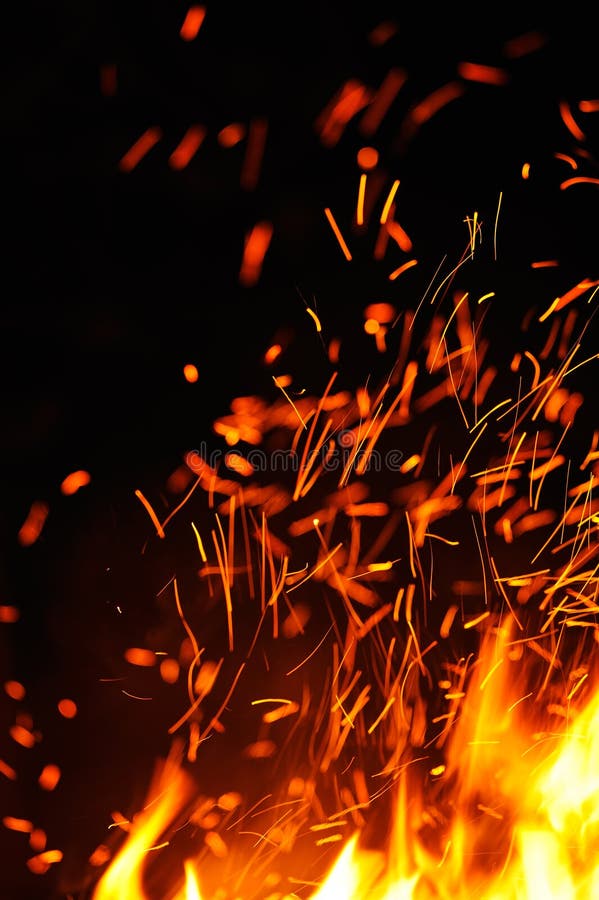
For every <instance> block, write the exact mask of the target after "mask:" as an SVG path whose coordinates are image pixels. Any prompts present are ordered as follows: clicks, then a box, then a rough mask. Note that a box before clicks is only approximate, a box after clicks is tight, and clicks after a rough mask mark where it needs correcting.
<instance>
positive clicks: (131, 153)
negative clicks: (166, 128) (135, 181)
mask: <svg viewBox="0 0 599 900" xmlns="http://www.w3.org/2000/svg"><path fill="white" fill-rule="evenodd" d="M161 138H162V129H161V128H158V127H156V126H153V127H151V128H148V129H146V131H144V133H143V134H142V135H141V137H139V138H138V139H137V140H136V141H135V143H134V144H133V145H132V146H131V147H130V148H129V150H127V152H126V153H125V155H124V156H123V157H121V161H120V162H119V169H120V170H121V172H126V173H128V172H132V171H133V169H135V167H136V166H137V165H139V163H140V162H141V161H142V159H143V158H144V156H147V154H148V153H149V152H150V150H151V149H152V148H153V147H155V146H156V144H157V143H158V142H159V141H160V140H161Z"/></svg>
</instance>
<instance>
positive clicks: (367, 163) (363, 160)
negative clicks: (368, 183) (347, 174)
mask: <svg viewBox="0 0 599 900" xmlns="http://www.w3.org/2000/svg"><path fill="white" fill-rule="evenodd" d="M357 160H358V165H359V166H360V168H361V169H364V170H365V171H366V172H367V171H369V170H370V169H374V167H375V166H376V165H377V163H378V161H379V153H378V150H375V148H374V147H361V148H360V150H358V156H357Z"/></svg>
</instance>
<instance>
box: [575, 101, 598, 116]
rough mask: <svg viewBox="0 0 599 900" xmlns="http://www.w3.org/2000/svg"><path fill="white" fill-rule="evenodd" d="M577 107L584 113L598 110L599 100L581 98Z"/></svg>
mask: <svg viewBox="0 0 599 900" xmlns="http://www.w3.org/2000/svg"><path fill="white" fill-rule="evenodd" d="M578 109H579V110H580V111H581V112H584V113H594V112H599V100H581V101H580V103H579V104H578Z"/></svg>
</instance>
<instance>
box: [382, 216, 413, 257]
mask: <svg viewBox="0 0 599 900" xmlns="http://www.w3.org/2000/svg"><path fill="white" fill-rule="evenodd" d="M387 231H388V232H389V234H390V235H391V237H392V238H393V240H394V241H395V242H396V244H397V246H398V247H399V248H400V250H403V251H404V253H409V252H410V250H411V249H412V247H413V244H412V241H411V240H410V238H409V236H408V235H407V233H406V232H405V231H404V229H403V228H402V227H401V225H400V224H399V222H393V221H391V222H387Z"/></svg>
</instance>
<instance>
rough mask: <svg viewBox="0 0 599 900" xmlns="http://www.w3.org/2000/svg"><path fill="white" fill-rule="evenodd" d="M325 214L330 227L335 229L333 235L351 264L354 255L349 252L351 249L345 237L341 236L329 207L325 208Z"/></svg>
mask: <svg viewBox="0 0 599 900" xmlns="http://www.w3.org/2000/svg"><path fill="white" fill-rule="evenodd" d="M324 214H325V216H326V217H327V220H328V223H329V225H330V226H331V228H332V229H333V234H334V235H335V237H336V238H337V241H338V242H339V246H340V247H341V250H342V252H343V255H344V256H345V258H346V260H347V261H348V262H349V261H350V260H351V258H352V255H351V253H350V251H349V247H348V246H347V244H346V243H345V240H344V238H343V235H342V234H341V231H340V229H339V226H338V225H337V222H336V221H335V218H334V216H333V213H332V212H331V210H330V209H329V207H328V206H327V207H325V210H324Z"/></svg>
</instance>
